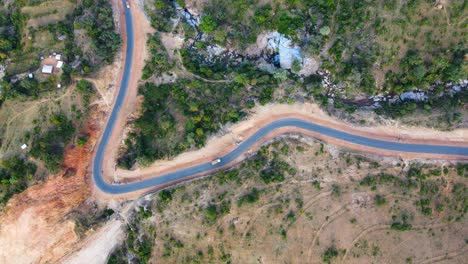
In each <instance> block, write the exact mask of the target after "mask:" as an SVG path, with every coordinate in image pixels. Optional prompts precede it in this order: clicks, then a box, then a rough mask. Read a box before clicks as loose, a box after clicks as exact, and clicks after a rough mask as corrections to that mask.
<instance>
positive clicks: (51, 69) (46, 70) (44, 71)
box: [41, 64, 54, 74]
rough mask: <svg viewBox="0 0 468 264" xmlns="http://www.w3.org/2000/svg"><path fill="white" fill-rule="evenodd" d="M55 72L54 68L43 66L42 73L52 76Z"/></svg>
mask: <svg viewBox="0 0 468 264" xmlns="http://www.w3.org/2000/svg"><path fill="white" fill-rule="evenodd" d="M53 70H54V66H52V65H47V64H46V65H44V66H42V71H41V72H42V73H47V74H52V72H53Z"/></svg>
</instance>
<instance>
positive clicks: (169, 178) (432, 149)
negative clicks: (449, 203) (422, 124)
mask: <svg viewBox="0 0 468 264" xmlns="http://www.w3.org/2000/svg"><path fill="white" fill-rule="evenodd" d="M125 19H126V20H125V22H126V27H127V50H126V60H125V68H124V73H123V78H122V83H121V87H120V90H119V94H118V96H117V99H116V102H115V105H114V108H113V109H112V112H111V115H110V117H109V120H108V123H107V126H106V128H105V130H104V134H103V136H102V139H101V141H100V143H99V145H98V148H97V151H96V155H95V158H94V163H93V179H94V182H95V184H96V185H97V187H98V188H99V189H101V190H102V191H103V192H106V193H109V194H123V193H128V192H133V191H138V190H143V189H147V188H150V187H154V186H157V185H162V184H167V183H170V182H174V181H180V180H183V179H184V178H187V177H190V176H193V175H198V174H202V173H207V172H210V171H213V170H215V169H219V168H221V167H223V166H225V165H227V164H229V163H231V162H233V161H234V160H235V159H236V158H238V157H239V156H240V155H242V154H243V153H245V152H246V151H247V150H248V149H250V148H251V147H252V146H253V145H255V144H256V143H257V142H259V141H261V140H262V138H264V137H265V136H266V135H267V134H268V133H270V132H272V131H274V130H276V129H279V128H282V127H297V128H301V129H305V130H309V131H313V132H316V133H320V134H323V135H326V136H329V137H333V138H336V139H340V140H344V141H348V142H350V143H354V144H359V145H363V146H367V147H372V148H378V149H383V150H390V151H396V152H406V153H424V154H440V155H457V156H467V157H468V147H461V146H441V145H425V144H409V143H399V142H391V141H383V140H377V139H372V138H367V137H363V136H358V135H353V134H349V133H346V132H343V131H339V130H336V129H332V128H329V127H325V126H321V125H318V124H315V123H311V122H309V121H305V120H301V119H294V118H286V119H281V120H278V121H275V122H272V123H270V124H268V125H266V126H264V127H262V128H260V129H259V130H258V131H257V132H255V133H254V134H253V135H252V136H251V137H249V138H248V139H246V140H245V141H244V142H242V143H241V144H240V145H239V146H238V147H237V148H236V149H234V150H232V151H231V152H229V153H228V154H226V155H225V156H223V157H220V158H221V162H219V163H218V164H216V165H212V164H211V162H207V163H203V164H199V165H196V166H193V167H189V168H185V169H181V170H178V171H175V172H172V173H167V174H163V175H155V177H154V178H150V179H146V180H142V181H139V182H134V183H128V184H123V185H112V184H109V183H107V182H106V181H104V179H103V178H102V161H103V159H104V152H105V149H106V147H107V144H108V142H109V139H110V136H111V133H112V130H113V129H114V126H115V122H116V120H117V116H118V113H119V111H120V108H121V107H122V104H123V101H124V99H125V95H126V91H127V88H128V82H129V78H130V70H131V62H132V53H133V25H132V17H131V13H130V11H129V10H128V9H125ZM156 176H157V177H156Z"/></svg>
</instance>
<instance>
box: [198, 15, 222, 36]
mask: <svg viewBox="0 0 468 264" xmlns="http://www.w3.org/2000/svg"><path fill="white" fill-rule="evenodd" d="M217 26H218V24H217V23H216V21H214V20H213V18H212V17H211V15H205V16H204V17H202V19H201V21H200V25H198V28H200V30H201V31H202V32H203V33H207V34H209V33H211V32H213V31H214V30H215V29H216V27H217Z"/></svg>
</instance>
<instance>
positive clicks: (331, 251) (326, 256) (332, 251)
mask: <svg viewBox="0 0 468 264" xmlns="http://www.w3.org/2000/svg"><path fill="white" fill-rule="evenodd" d="M338 254H339V252H338V249H336V247H335V246H334V245H333V246H331V247H329V248H327V250H325V252H323V254H322V260H323V261H324V262H326V263H331V261H332V260H333V259H334V258H336V257H338Z"/></svg>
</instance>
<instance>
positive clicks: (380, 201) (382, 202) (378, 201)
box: [374, 194, 387, 206]
mask: <svg viewBox="0 0 468 264" xmlns="http://www.w3.org/2000/svg"><path fill="white" fill-rule="evenodd" d="M374 202H375V205H377V206H382V205H385V204H387V200H386V199H385V197H383V196H382V195H380V194H377V195H376V196H375V198H374Z"/></svg>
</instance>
